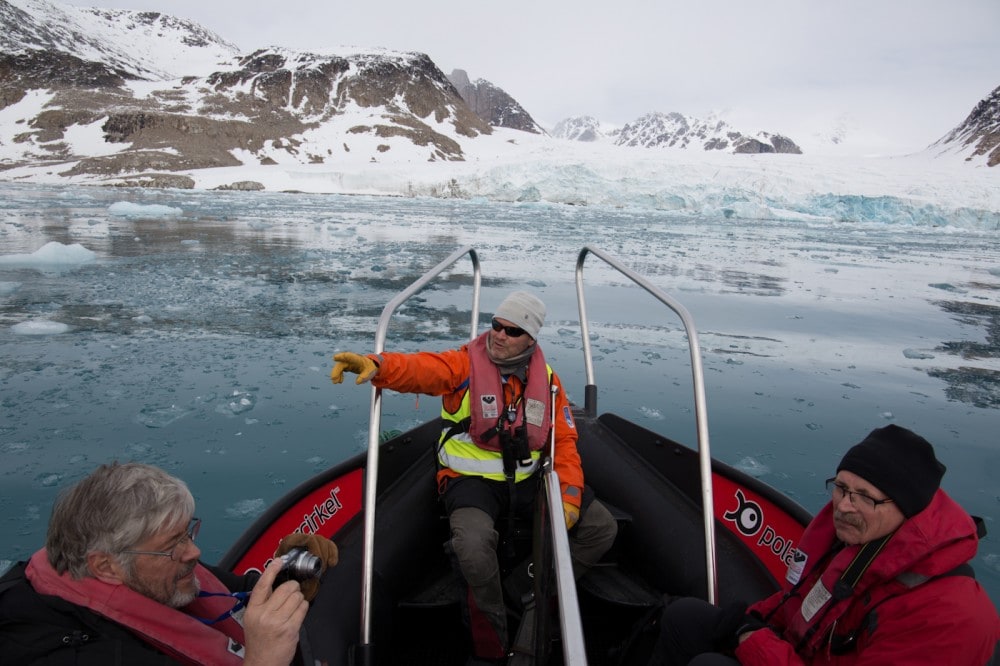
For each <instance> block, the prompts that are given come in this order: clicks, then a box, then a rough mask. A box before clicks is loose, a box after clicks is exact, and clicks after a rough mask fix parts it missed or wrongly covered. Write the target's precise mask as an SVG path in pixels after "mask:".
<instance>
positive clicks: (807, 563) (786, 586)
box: [650, 425, 1000, 666]
mask: <svg viewBox="0 0 1000 666" xmlns="http://www.w3.org/2000/svg"><path fill="white" fill-rule="evenodd" d="M944 472H945V466H944V465H942V464H941V463H940V462H939V461H938V459H937V457H936V456H935V454H934V447H933V446H932V445H931V444H930V442H928V441H927V440H926V439H924V438H923V437H921V436H920V435H918V434H916V433H914V432H912V431H910V430H907V429H906V428H902V427H900V426H897V425H888V426H885V427H883V428H876V429H875V430H872V431H871V432H870V433H868V435H867V436H866V437H865V438H864V439H862V440H861V441H860V442H859V443H858V444H856V445H854V446H853V447H851V448H850V449H849V450H848V451H847V453H846V454H845V455H844V457H843V459H842V460H841V461H840V464H839V465H838V466H837V474H836V476H834V477H833V478H831V479H828V480H827V482H826V485H827V489H828V490H829V492H830V500H831V501H830V502H829V503H828V504H827V505H826V506H825V507H823V508H822V509H821V510H820V512H819V513H818V514H817V515H816V517H815V518H813V520H812V521H811V522H810V523H809V525H808V526H807V527H806V530H805V532H804V533H803V534H802V538H801V539H800V541H799V543H798V548H797V550H796V552H795V554H794V556H793V557H792V559H791V562H790V564H789V567H788V572H787V574H786V576H785V581H784V583H783V585H782V588H781V590H779V591H778V592H776V593H774V594H773V595H771V596H770V597H768V598H766V599H763V600H761V601H759V602H757V603H755V604H753V605H751V606H750V607H749V608H745V607H742V606H741V607H727V608H724V609H723V608H717V607H715V606H711V605H709V604H707V602H704V601H702V600H700V599H690V598H684V599H679V600H676V601H673V602H672V603H671V604H670V605H668V606H667V607H666V609H665V611H664V613H663V621H662V625H661V630H660V638H659V641H658V644H657V648H656V652H655V654H654V656H653V660H652V661H651V662H650V664H651V666H652V665H657V666H659V665H663V664H688V663H691V664H695V663H697V664H698V666H730V665H735V664H743V665H746V666H748V665H757V666H769V665H770V664H838V665H846V664H862V663H863V664H907V665H911V664H927V665H931V664H934V665H936V664H963V665H965V664H968V665H970V666H983V665H984V664H987V665H991V666H992V665H996V664H1000V617H998V615H997V609H996V607H995V606H994V604H993V602H992V601H991V600H990V598H989V596H988V595H987V594H986V592H985V591H984V590H983V588H982V587H981V586H980V585H979V583H978V582H976V579H975V577H974V575H973V572H972V567H971V566H969V564H968V563H969V561H970V560H972V558H973V557H974V556H975V554H976V549H977V547H978V541H979V537H981V536H982V535H983V534H985V531H983V532H980V530H979V526H978V525H977V524H976V521H974V520H973V518H972V517H971V516H969V514H967V513H966V512H965V511H964V510H963V509H962V508H961V507H960V506H959V505H958V504H956V503H955V501H954V500H952V499H951V498H950V497H949V496H948V495H947V493H945V492H944V490H942V489H941V488H940V485H941V478H942V477H943V476H944Z"/></svg>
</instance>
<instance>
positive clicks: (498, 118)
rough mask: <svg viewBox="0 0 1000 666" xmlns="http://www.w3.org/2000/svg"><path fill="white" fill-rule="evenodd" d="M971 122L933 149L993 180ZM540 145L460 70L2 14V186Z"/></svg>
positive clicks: (610, 133) (636, 144)
mask: <svg viewBox="0 0 1000 666" xmlns="http://www.w3.org/2000/svg"><path fill="white" fill-rule="evenodd" d="M994 97H996V93H994ZM991 99H993V98H991ZM980 107H982V108H981V109H980ZM980 107H977V111H976V112H974V113H973V115H972V116H970V118H969V119H967V120H966V123H965V124H963V125H962V126H960V127H959V128H957V129H956V130H955V132H953V133H952V134H950V135H949V136H948V137H945V138H944V139H942V141H941V142H939V144H935V147H936V149H938V150H941V151H946V150H950V149H952V148H954V149H955V150H965V151H967V152H968V153H969V157H970V159H973V158H974V159H973V161H976V160H978V161H979V162H982V161H984V160H985V159H986V158H983V157H982V156H985V155H987V154H989V157H988V159H989V164H990V165H992V164H995V163H996V161H997V152H996V145H997V130H996V120H995V117H996V112H995V109H996V102H995V100H994V101H992V102H991V101H990V100H984V102H983V103H982V104H981V105H980ZM991 109H993V111H990V110H991ZM991 113H992V115H991ZM990 118H993V120H992V121H990ZM991 122H992V124H990V123H991ZM990 128H992V129H990ZM498 132H499V133H503V136H502V137H500V136H495V135H497V133H498ZM553 134H554V136H557V137H561V138H566V139H572V140H575V141H593V142H597V143H608V144H610V145H614V146H617V147H620V148H622V149H624V150H628V149H630V148H636V149H638V148H657V149H667V148H672V149H675V150H676V149H686V151H688V152H691V151H694V152H711V153H717V154H718V153H729V154H738V153H791V154H797V153H800V152H801V150H800V148H799V146H798V145H797V144H796V143H795V142H794V141H792V140H791V139H789V138H787V137H785V136H783V135H781V134H777V133H770V132H746V131H740V130H736V129H734V128H733V127H731V126H729V125H728V124H727V123H726V122H724V121H722V120H721V119H719V118H715V117H710V118H709V119H706V120H701V119H695V118H691V117H688V116H683V115H681V114H678V113H659V112H654V113H649V114H647V115H645V116H643V117H641V118H639V119H637V120H635V121H633V122H631V123H628V124H626V125H625V126H623V127H621V128H620V129H614V130H610V129H607V128H605V127H603V126H602V124H601V123H600V122H599V121H597V120H596V119H593V118H578V119H567V120H566V121H563V122H562V123H560V124H559V126H557V128H555V130H554V131H553ZM491 136H492V138H491ZM539 141H542V142H551V143H552V145H551V146H549V148H550V149H551V150H553V151H558V150H560V149H561V148H560V146H563V147H565V146H566V144H565V142H555V141H552V137H550V136H549V135H548V134H547V133H546V132H545V130H544V129H542V128H541V127H540V126H539V125H538V124H537V123H536V122H535V121H534V120H533V119H532V117H531V115H530V114H529V113H528V112H527V111H526V110H525V109H524V108H523V107H522V106H521V105H520V104H519V103H518V102H517V101H516V100H514V99H513V98H512V97H511V96H510V95H508V94H507V93H506V92H504V91H503V90H502V89H500V88H499V87H497V86H494V85H493V84H491V83H489V82H488V81H484V80H482V79H478V80H476V81H475V82H471V81H469V78H468V75H467V74H466V73H465V72H464V71H462V70H455V71H454V72H453V73H452V75H451V76H450V77H449V76H446V75H445V74H444V73H443V72H442V71H441V70H440V69H439V68H438V67H437V66H436V65H435V63H434V62H433V61H432V60H431V59H430V58H429V57H428V56H427V55H426V54H423V53H416V52H398V51H390V50H386V49H374V48H354V47H339V48H333V49H326V50H324V51H322V52H303V51H296V50H290V49H283V48H262V49H258V50H256V51H253V52H251V53H240V52H239V51H238V49H237V48H236V47H235V46H233V45H232V44H230V43H228V42H227V41H226V40H225V39H224V38H222V37H220V36H218V35H216V34H214V33H212V32H210V31H208V30H205V29H204V28H203V27H201V26H199V25H198V24H195V23H193V22H190V21H185V20H180V19H176V18H174V17H171V16H168V15H165V14H161V13H158V12H136V11H127V10H106V9H93V8H78V7H73V6H69V5H62V4H59V3H57V2H53V1H51V0H0V177H7V178H18V179H27V180H31V179H33V178H36V177H38V178H42V177H44V178H45V179H51V178H52V177H53V174H55V175H57V176H58V177H61V178H64V179H69V180H72V181H73V182H98V183H107V184H115V185H147V186H170V187H193V186H195V183H196V182H197V179H196V178H194V177H192V173H193V172H194V171H195V170H205V169H211V168H247V170H249V167H268V166H273V165H277V166H281V167H283V168H286V169H295V168H299V167H303V168H304V167H309V168H314V167H323V168H327V169H330V170H334V169H343V168H345V167H349V166H350V165H357V164H360V163H364V164H370V163H393V164H406V163H414V162H441V161H447V162H454V161H463V160H469V159H475V160H489V159H495V157H496V156H497V155H498V154H499V152H500V151H501V149H500V148H498V146H499V145H500V144H501V143H502V144H503V146H502V150H503V151H507V150H509V149H511V147H513V148H514V149H518V148H527V147H528V145H529V144H530V145H536V144H537V143H538V142H539ZM536 147H537V146H536ZM991 151H992V152H991ZM682 152H684V151H683V150H682ZM219 186H220V187H222V186H227V187H239V188H257V187H260V186H261V185H260V184H259V183H252V182H250V183H246V182H242V181H234V182H233V183H230V184H228V185H219Z"/></svg>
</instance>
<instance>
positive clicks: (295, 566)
mask: <svg viewBox="0 0 1000 666" xmlns="http://www.w3.org/2000/svg"><path fill="white" fill-rule="evenodd" d="M281 562H282V564H281V571H279V572H278V575H277V577H275V579H274V586H275V587H277V586H278V585H281V584H282V583H284V582H285V581H286V580H295V581H298V582H300V583H301V582H303V581H306V580H309V579H310V578H319V576H320V574H321V573H323V562H322V560H320V559H319V558H318V557H316V556H315V555H313V554H312V553H310V552H309V551H308V550H306V549H305V548H292V549H291V550H289V551H288V552H287V553H285V554H284V555H282V556H281Z"/></svg>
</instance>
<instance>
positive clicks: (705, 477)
mask: <svg viewBox="0 0 1000 666" xmlns="http://www.w3.org/2000/svg"><path fill="white" fill-rule="evenodd" d="M588 254H593V255H595V256H596V257H598V258H599V259H602V260H603V261H604V262H605V263H607V264H608V265H609V266H611V267H612V268H614V269H615V270H617V271H618V272H620V273H621V274H622V275H624V276H625V277H627V278H629V279H630V280H632V281H633V282H635V283H636V284H638V285H639V286H640V287H642V288H643V289H645V290H646V291H647V292H649V293H650V294H651V295H652V296H653V297H654V298H656V299H657V300H658V301H660V302H661V303H663V304H664V305H666V306H667V307H668V308H670V309H671V310H673V311H674V312H675V313H676V314H677V315H678V316H679V317H680V319H681V322H682V323H683V324H684V331H685V333H687V339H688V350H689V352H690V355H691V374H692V379H693V384H694V415H695V423H696V427H697V434H698V467H699V472H700V475H701V506H702V518H703V522H704V531H705V568H706V571H707V574H708V576H707V581H708V601H709V602H710V603H713V604H714V603H716V600H717V599H718V593H719V588H718V579H717V573H716V557H715V517H714V515H713V507H714V506H715V505H714V502H713V499H712V454H711V452H710V450H709V442H708V416H707V408H706V404H707V403H706V400H705V376H704V372H703V370H702V365H701V352H700V349H701V347H700V346H699V344H698V332H697V330H696V329H695V326H694V320H693V319H692V318H691V315H690V313H688V311H687V309H686V308H685V307H684V306H683V305H681V304H680V302H678V301H677V300H675V299H674V298H672V297H671V296H669V295H667V294H666V293H664V292H663V291H662V290H661V289H660V288H659V287H657V286H656V285H654V284H652V283H651V282H649V280H647V279H646V278H644V277H642V276H641V275H639V274H638V273H636V272H634V271H633V270H631V269H629V268H627V267H625V266H624V265H623V264H622V263H621V262H619V261H618V260H616V259H614V258H613V257H611V256H609V255H607V254H606V253H605V252H603V251H601V250H599V249H597V248H595V247H593V246H590V245H585V246H584V247H583V249H582V250H580V255H579V257H578V259H577V262H576V300H577V304H578V305H579V310H580V335H581V336H582V337H583V361H584V365H585V369H586V373H587V385H586V387H585V391H584V400H585V402H584V411H585V413H586V414H587V415H588V416H591V417H593V416H597V384H596V381H595V379H594V361H593V356H592V354H591V350H590V327H589V324H588V323H587V305H586V301H585V299H584V296H583V263H584V260H585V259H586V258H587V255H588Z"/></svg>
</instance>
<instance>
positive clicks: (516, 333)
mask: <svg viewBox="0 0 1000 666" xmlns="http://www.w3.org/2000/svg"><path fill="white" fill-rule="evenodd" d="M492 326H493V330H494V331H496V332H497V333H499V332H500V331H503V332H504V333H506V334H507V335H508V336H509V337H511V338H519V337H521V336H522V335H524V334H525V333H527V331H526V330H524V329H523V328H518V327H517V326H504V325H503V324H501V323H500V322H498V321H497V320H496V319H494V320H493V322H492Z"/></svg>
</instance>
